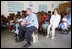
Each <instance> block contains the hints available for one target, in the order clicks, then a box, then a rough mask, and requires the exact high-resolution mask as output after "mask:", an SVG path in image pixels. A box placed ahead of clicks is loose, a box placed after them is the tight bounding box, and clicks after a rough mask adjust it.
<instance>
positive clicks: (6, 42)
mask: <svg viewBox="0 0 72 49" xmlns="http://www.w3.org/2000/svg"><path fill="white" fill-rule="evenodd" d="M50 38H51V37H49V38H48V39H46V38H45V36H43V35H41V34H39V40H38V42H36V43H32V46H30V47H29V48H71V34H67V35H65V34H60V33H59V31H56V37H55V39H54V40H51V39H50ZM24 44H25V40H24V41H23V42H20V43H16V42H15V40H14V33H10V32H9V31H8V30H6V31H5V30H2V31H1V48H21V47H22V46H23V45H24Z"/></svg>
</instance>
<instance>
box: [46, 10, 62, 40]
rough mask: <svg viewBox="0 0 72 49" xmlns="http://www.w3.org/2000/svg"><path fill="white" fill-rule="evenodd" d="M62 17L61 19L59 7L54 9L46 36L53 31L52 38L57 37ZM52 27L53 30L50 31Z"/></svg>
mask: <svg viewBox="0 0 72 49" xmlns="http://www.w3.org/2000/svg"><path fill="white" fill-rule="evenodd" d="M60 19H61V16H60V15H59V14H58V11H57V9H54V14H53V15H52V16H51V19H50V24H49V26H48V28H47V36H46V38H48V37H49V34H51V33H52V38H51V39H54V37H55V29H56V28H57V27H58V25H59V22H60ZM50 28H52V32H50Z"/></svg>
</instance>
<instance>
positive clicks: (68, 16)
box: [66, 14, 71, 25]
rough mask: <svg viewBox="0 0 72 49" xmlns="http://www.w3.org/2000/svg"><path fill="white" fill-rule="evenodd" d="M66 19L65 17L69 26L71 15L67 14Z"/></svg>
mask: <svg viewBox="0 0 72 49" xmlns="http://www.w3.org/2000/svg"><path fill="white" fill-rule="evenodd" d="M66 17H67V22H68V23H69V25H71V14H69V15H68V14H67V15H66Z"/></svg>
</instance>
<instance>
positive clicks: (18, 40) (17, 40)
mask: <svg viewBox="0 0 72 49" xmlns="http://www.w3.org/2000/svg"><path fill="white" fill-rule="evenodd" d="M15 40H16V42H21V41H23V40H24V39H18V38H16V39H15Z"/></svg>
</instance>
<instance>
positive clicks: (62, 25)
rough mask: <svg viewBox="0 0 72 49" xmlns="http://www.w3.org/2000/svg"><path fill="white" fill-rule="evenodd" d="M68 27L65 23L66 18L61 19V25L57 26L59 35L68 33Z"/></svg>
mask: <svg viewBox="0 0 72 49" xmlns="http://www.w3.org/2000/svg"><path fill="white" fill-rule="evenodd" d="M68 27H69V24H68V22H67V18H66V16H64V17H63V18H62V23H60V25H59V28H61V29H62V32H61V33H68Z"/></svg>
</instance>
